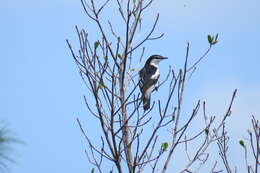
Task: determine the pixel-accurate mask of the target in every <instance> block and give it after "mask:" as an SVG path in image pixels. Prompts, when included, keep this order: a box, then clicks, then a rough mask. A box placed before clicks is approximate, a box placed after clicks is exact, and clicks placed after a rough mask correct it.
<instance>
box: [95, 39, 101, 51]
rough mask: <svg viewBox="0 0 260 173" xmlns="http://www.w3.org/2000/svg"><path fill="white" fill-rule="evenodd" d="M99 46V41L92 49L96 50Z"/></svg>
mask: <svg viewBox="0 0 260 173" xmlns="http://www.w3.org/2000/svg"><path fill="white" fill-rule="evenodd" d="M99 45H100V43H99V41H96V42H95V44H94V48H95V49H97V48H98V46H99Z"/></svg>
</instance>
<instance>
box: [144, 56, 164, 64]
mask: <svg viewBox="0 0 260 173" xmlns="http://www.w3.org/2000/svg"><path fill="white" fill-rule="evenodd" d="M164 59H168V58H167V57H164V56H161V55H152V56H150V57H149V58H148V60H147V61H146V64H147V65H148V64H149V65H155V66H158V64H159V63H160V62H161V61H162V60H164Z"/></svg>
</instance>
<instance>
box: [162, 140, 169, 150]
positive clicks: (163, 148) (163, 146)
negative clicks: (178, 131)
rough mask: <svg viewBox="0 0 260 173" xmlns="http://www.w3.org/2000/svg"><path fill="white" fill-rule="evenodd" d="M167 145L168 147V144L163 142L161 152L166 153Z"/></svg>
mask: <svg viewBox="0 0 260 173" xmlns="http://www.w3.org/2000/svg"><path fill="white" fill-rule="evenodd" d="M168 145H169V144H168V142H163V143H162V150H163V151H166V150H167V148H168Z"/></svg>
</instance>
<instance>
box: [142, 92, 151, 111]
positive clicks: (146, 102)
mask: <svg viewBox="0 0 260 173" xmlns="http://www.w3.org/2000/svg"><path fill="white" fill-rule="evenodd" d="M150 100H151V99H150V95H148V96H144V97H143V106H144V111H146V110H148V109H150Z"/></svg>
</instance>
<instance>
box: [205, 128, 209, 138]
mask: <svg viewBox="0 0 260 173" xmlns="http://www.w3.org/2000/svg"><path fill="white" fill-rule="evenodd" d="M205 134H206V135H207V136H208V135H209V129H208V128H206V129H205Z"/></svg>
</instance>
